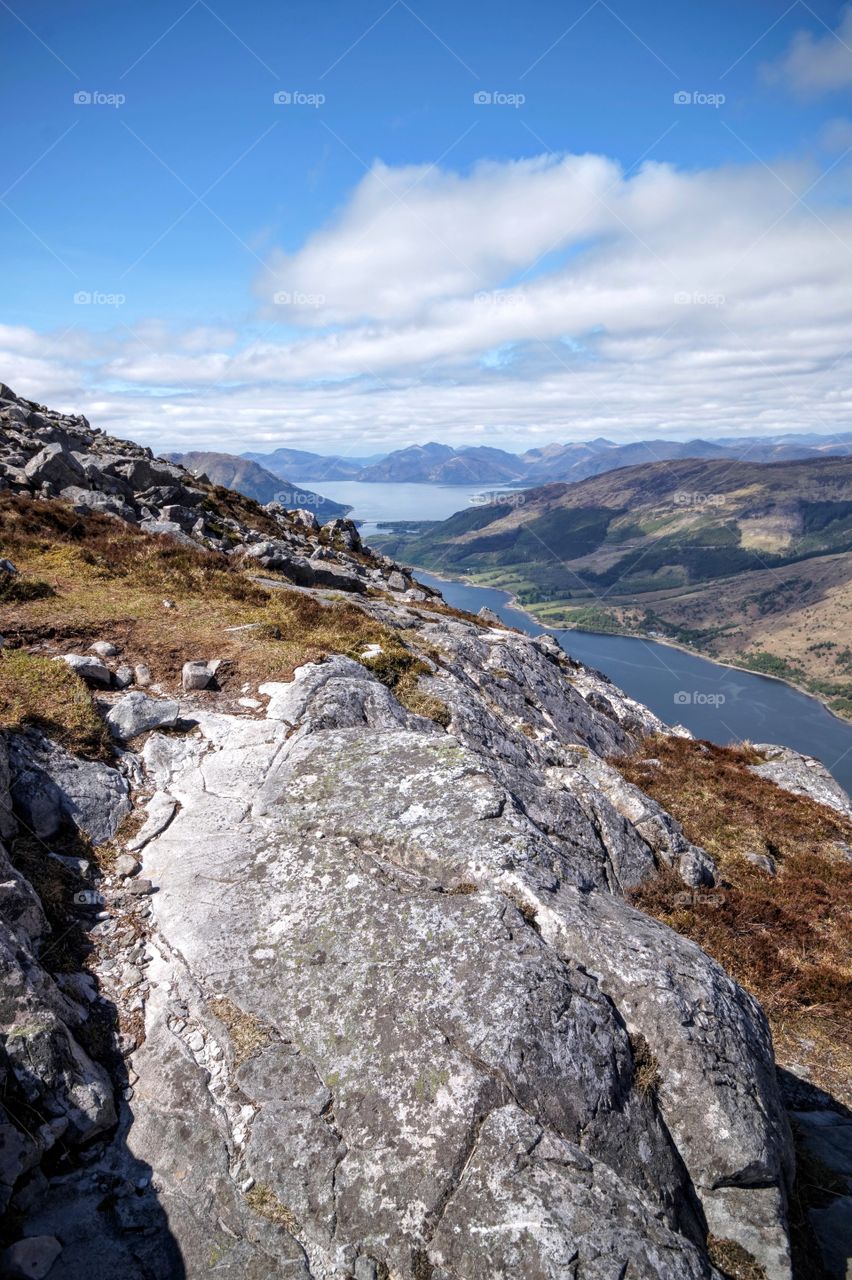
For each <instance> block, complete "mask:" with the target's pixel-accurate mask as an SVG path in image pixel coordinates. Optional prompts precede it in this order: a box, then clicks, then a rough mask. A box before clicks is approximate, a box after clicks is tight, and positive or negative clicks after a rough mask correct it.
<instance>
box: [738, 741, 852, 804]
mask: <svg viewBox="0 0 852 1280" xmlns="http://www.w3.org/2000/svg"><path fill="white" fill-rule="evenodd" d="M755 750H756V751H760V752H763V753H765V755H766V760H765V762H764V763H762V764H753V765H751V766H750V768H751V771H752V773H756V774H757V775H758V777H761V778H768V779H769V780H770V781H771V782H774V783H775V784H776V785H777V786H779V787H783V788H784V790H785V791H792V792H793V793H794V794H795V795H800V796H809V797H810V799H811V800H816V801H817V803H818V804H824V805H827V806H828V807H829V808H830V809H836V811H837V812H838V813H840V814H842V815H843V817H844V818H848V819H849V820H850V821H852V802H850V799H849V796H848V795H847V794H846V792H845V791H844V790H843V788H842V787H841V785H840V783H839V782H837V781H836V780H835V779H834V778H833V777H832V775H831V774H830V773H829V772H828V770H827V769H826V767H825V765H824V764H822V762H821V761H819V760H815V759H814V757H813V756H806V755H802V754H801V752H799V751H794V750H793V749H792V747H778V746H773V745H772V744H770V743H765V742H764V743H756V744H755Z"/></svg>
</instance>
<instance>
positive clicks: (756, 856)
mask: <svg viewBox="0 0 852 1280" xmlns="http://www.w3.org/2000/svg"><path fill="white" fill-rule="evenodd" d="M745 857H746V861H748V862H750V863H751V864H752V866H753V867H758V868H759V869H760V870H761V871H765V872H766V874H767V875H770V876H774V875H777V874H778V864H777V862H776V861H775V859H774V858H773V857H770V855H769V854H768V853H747V854H746V855H745Z"/></svg>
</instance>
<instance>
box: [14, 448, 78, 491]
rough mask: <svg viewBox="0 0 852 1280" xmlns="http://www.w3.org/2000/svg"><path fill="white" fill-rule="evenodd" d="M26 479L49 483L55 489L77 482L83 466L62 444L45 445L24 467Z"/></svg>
mask: <svg viewBox="0 0 852 1280" xmlns="http://www.w3.org/2000/svg"><path fill="white" fill-rule="evenodd" d="M24 473H25V475H26V477H27V479H28V480H29V481H30V482H31V483H32V484H35V485H41V484H45V483H47V484H50V485H53V486H54V487H55V488H57V489H63V488H65V487H66V486H67V485H71V484H79V482H80V480H81V479H83V477H84V471H83V468H82V467H81V466H80V463H79V462H78V461H77V459H76V458H75V457H74V455H73V453H71V452H70V450H68V449H67V448H65V446H64V445H62V444H59V443H57V444H48V445H45V447H44V448H43V449H41V450H40V451H39V452H38V453H37V454H36V455H35V457H33V458H30V460H29V462H28V463H27V465H26V466H25V467H24Z"/></svg>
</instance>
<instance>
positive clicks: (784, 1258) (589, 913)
mask: <svg viewBox="0 0 852 1280" xmlns="http://www.w3.org/2000/svg"><path fill="white" fill-rule="evenodd" d="M536 918H537V921H538V924H539V927H540V928H541V930H542V933H543V935H544V936H545V937H547V938H548V939H550V940H551V941H552V943H553V945H554V946H555V947H556V948H557V950H558V951H559V952H560V954H562V955H565V956H571V957H572V958H573V959H574V960H575V961H576V962H578V963H580V964H581V965H582V966H583V968H584V969H586V970H587V971H588V972H589V973H591V974H594V975H595V976H596V978H597V980H598V981H599V983H600V985H601V989H602V990H603V991H604V992H605V993H606V994H607V995H608V996H609V997H610V999H612V1000H613V1001H614V1003H615V1004H616V1006H617V1007H618V1010H619V1012H620V1014H621V1016H622V1017H623V1018H624V1021H625V1024H626V1025H627V1027H628V1029H629V1030H630V1032H631V1034H641V1035H642V1036H643V1037H644V1039H645V1041H646V1043H647V1044H648V1045H649V1047H650V1049H651V1052H652V1053H653V1054H654V1057H655V1058H656V1061H657V1064H658V1068H659V1074H660V1085H659V1089H658V1091H657V1100H658V1105H659V1107H660V1112H661V1114H662V1116H663V1119H664V1120H665V1123H666V1125H667V1126H668V1129H669V1131H670V1132H671V1134H672V1137H673V1138H674V1140H675V1142H676V1144H677V1146H678V1150H679V1151H680V1153H681V1155H682V1157H683V1160H684V1163H685V1164H686V1167H687V1169H688V1170H689V1172H690V1174H691V1176H692V1180H693V1184H694V1186H695V1188H696V1191H697V1193H698V1196H699V1198H700V1200H701V1204H702V1208H703V1210H704V1213H705V1215H706V1217H707V1219H708V1221H710V1220H711V1219H712V1220H713V1221H716V1222H717V1223H718V1222H719V1221H723V1222H724V1223H725V1226H726V1231H725V1232H724V1233H721V1234H724V1235H725V1236H726V1238H732V1239H734V1240H737V1241H738V1242H741V1243H742V1244H743V1247H745V1248H746V1249H748V1250H749V1252H752V1253H753V1254H754V1256H755V1257H757V1259H758V1261H759V1262H760V1263H761V1265H763V1266H764V1267H765V1268H766V1272H767V1275H768V1276H769V1278H770V1280H788V1278H789V1276H790V1264H789V1249H788V1243H787V1231H786V1214H785V1200H786V1191H787V1187H788V1185H789V1182H790V1179H791V1176H792V1169H793V1152H792V1140H791V1136H790V1130H789V1124H788V1122H787V1118H786V1113H785V1112H784V1109H783V1106H782V1103H781V1098H780V1095H779V1091H778V1083H777V1080H776V1076H775V1066H774V1061H773V1056H772V1043H771V1038H770V1035H769V1028H768V1026H767V1024H766V1019H765V1017H764V1015H763V1012H762V1010H761V1009H760V1006H759V1005H758V1004H757V1001H756V1000H754V999H753V998H752V997H751V996H749V995H748V994H747V993H746V992H745V991H743V990H742V988H741V987H739V986H738V985H737V984H736V983H735V982H734V981H733V979H731V978H729V977H728V975H727V974H726V973H725V971H724V970H723V969H722V968H721V966H720V965H718V964H717V963H716V962H715V961H713V960H711V959H710V958H709V957H708V956H707V955H705V953H704V952H703V951H702V950H701V949H700V947H698V946H696V945H695V943H693V942H691V941H689V940H688V939H686V938H683V937H681V936H680V935H679V934H675V933H673V932H672V931H671V930H670V929H668V928H667V927H666V926H665V925H663V924H661V923H660V922H659V921H656V920H652V919H650V918H649V917H646V916H644V915H642V914H641V913H640V912H638V911H635V910H633V909H632V908H630V907H628V906H626V905H625V904H623V903H620V902H618V901H617V900H616V899H614V898H612V897H610V896H609V895H607V894H603V893H589V894H578V893H577V892H576V891H575V890H572V889H571V888H570V887H568V886H565V887H563V888H562V889H560V891H559V894H558V901H556V902H554V904H553V906H552V907H551V906H550V905H549V904H547V903H546V902H543V901H542V899H541V897H539V899H538V905H537V917H536ZM734 1192H736V1196H735V1197H734V1195H733V1193H734ZM732 1199H735V1200H736V1212H735V1213H732V1212H731V1210H730V1202H731V1200H732ZM717 1234H720V1233H719V1232H717Z"/></svg>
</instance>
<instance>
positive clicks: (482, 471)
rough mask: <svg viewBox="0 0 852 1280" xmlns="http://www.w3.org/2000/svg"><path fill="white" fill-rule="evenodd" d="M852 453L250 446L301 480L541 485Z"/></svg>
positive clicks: (788, 440)
mask: <svg viewBox="0 0 852 1280" xmlns="http://www.w3.org/2000/svg"><path fill="white" fill-rule="evenodd" d="M849 454H852V433H847V434H844V435H841V436H832V437H829V438H826V437H823V436H818V435H807V434H801V435H782V436H752V437H746V438H743V439H736V440H735V439H730V438H727V439H721V440H718V441H710V440H686V441H683V440H654V439H650V440H637V441H635V442H632V443H630V444H616V443H615V442H613V441H612V440H605V439H603V438H599V439H596V440H588V441H581V442H579V443H573V444H549V445H545V446H543V447H542V448H540V449H529V450H528V451H527V452H526V453H521V454H516V453H508V452H506V451H505V450H504V449H492V448H489V447H488V446H486V445H465V446H462V447H461V448H458V449H455V448H452V447H451V446H450V445H446V444H436V443H434V442H432V443H430V444H425V445H410V446H408V447H407V448H405V449H397V450H395V451H394V452H393V453H389V454H387V455H385V456H383V457H379V458H378V459H369V458H363V459H359V458H340V457H324V456H323V455H322V454H318V453H306V452H304V451H302V450H299V449H276V450H275V451H274V453H268V454H263V453H246V454H244V455H243V456H244V457H245V458H249V459H251V460H252V461H254V462H257V463H259V464H260V465H262V466H263V467H265V468H266V470H267V471H271V472H272V473H273V474H275V475H279V476H280V475H287V476H288V477H289V478H290V479H292V480H296V481H299V482H302V481H314V482H320V481H322V480H359V481H361V482H364V483H367V484H380V483H384V484H389V483H390V484H393V483H398V484H402V483H408V484H447V485H452V484H458V485H477V484H483V485H485V484H495V485H509V486H517V485H539V484H548V483H550V482H551V481H569V482H573V481H576V480H585V479H587V478H588V477H589V476H596V475H602V474H603V473H604V472H606V471H614V470H616V469H617V468H619V467H630V466H636V465H638V464H640V463H656V462H669V461H673V460H676V459H680V458H718V459H720V460H721V459H726V458H727V459H743V460H747V461H750V462H789V461H796V460H798V459H806V458H819V457H832V456H834V457H845V456H847V455H849Z"/></svg>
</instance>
